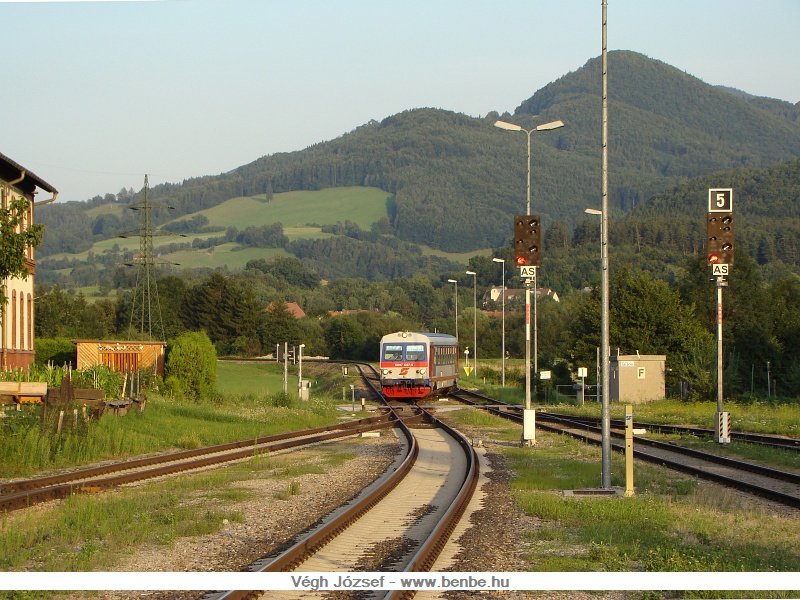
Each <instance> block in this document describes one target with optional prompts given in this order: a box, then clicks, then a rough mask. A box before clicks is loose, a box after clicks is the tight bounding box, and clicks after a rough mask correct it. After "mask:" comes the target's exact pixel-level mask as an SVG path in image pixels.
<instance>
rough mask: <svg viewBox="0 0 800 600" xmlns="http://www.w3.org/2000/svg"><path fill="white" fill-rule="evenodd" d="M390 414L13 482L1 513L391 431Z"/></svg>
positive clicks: (1, 491) (2, 491) (0, 499)
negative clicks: (349, 438) (374, 432)
mask: <svg viewBox="0 0 800 600" xmlns="http://www.w3.org/2000/svg"><path fill="white" fill-rule="evenodd" d="M391 419H392V416H391V415H390V414H388V413H387V414H382V415H377V416H373V417H369V418H366V419H359V420H357V421H352V422H349V423H343V424H336V425H330V426H326V427H317V428H313V429H305V430H301V431H294V432H288V433H281V434H275V435H270V436H265V437H257V438H253V439H247V440H242V441H238V442H230V443H226V444H217V445H214V446H207V447H204V448H197V449H193V450H183V451H178V452H167V453H162V454H157V455H153V456H149V457H145V458H137V459H131V460H127V461H119V462H113V463H108V464H104V465H99V466H91V467H87V468H83V469H75V470H73V471H69V472H66V473H61V474H58V475H50V476H46V477H37V478H33V479H24V480H18V481H10V482H6V483H3V484H0V512H7V511H11V510H17V509H21V508H25V507H28V506H32V505H34V504H37V503H40V502H46V501H48V500H56V499H63V498H66V497H67V496H70V495H72V494H79V493H93V492H98V491H101V490H105V489H109V488H112V487H115V486H119V485H123V484H126V483H132V482H135V481H142V480H145V479H152V478H155V477H161V476H163V475H170V474H175V473H180V472H186V471H191V470H194V469H199V468H203V467H208V466H211V465H220V464H223V463H226V462H233V461H237V460H242V459H246V458H250V457H252V456H254V455H256V454H263V453H267V452H276V451H279V450H285V449H289V448H297V447H300V446H308V445H312V444H317V443H320V442H325V441H327V440H333V439H338V438H342V437H346V436H351V435H356V434H359V433H362V432H365V431H372V430H374V429H380V428H386V427H392V426H393V424H392V423H391Z"/></svg>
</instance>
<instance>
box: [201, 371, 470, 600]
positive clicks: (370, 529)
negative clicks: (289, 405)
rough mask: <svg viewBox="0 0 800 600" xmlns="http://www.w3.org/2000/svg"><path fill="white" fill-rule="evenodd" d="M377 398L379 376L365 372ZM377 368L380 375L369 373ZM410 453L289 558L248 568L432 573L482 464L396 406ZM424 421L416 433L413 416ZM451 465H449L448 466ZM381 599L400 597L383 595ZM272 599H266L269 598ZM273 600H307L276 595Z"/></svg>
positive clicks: (446, 432) (213, 598) (452, 436)
mask: <svg viewBox="0 0 800 600" xmlns="http://www.w3.org/2000/svg"><path fill="white" fill-rule="evenodd" d="M359 369H360V370H362V376H363V377H364V381H365V382H366V384H367V385H368V386H369V387H370V388H371V390H372V393H373V394H375V395H377V396H380V393H379V392H378V390H377V387H376V386H375V385H374V383H372V380H373V379H375V377H374V375H375V374H374V369H373V368H372V367H369V366H359ZM363 369H369V370H370V371H372V373H365V372H364V371H363ZM389 410H390V412H391V414H392V415H394V421H393V423H394V424H395V425H396V426H397V431H398V432H399V437H401V439H403V440H404V447H405V452H404V453H402V454H401V457H400V458H398V461H397V462H396V464H395V465H394V469H393V470H392V471H393V472H392V473H391V474H390V475H389V476H387V477H385V478H384V479H382V480H379V481H378V482H375V483H374V484H373V485H372V486H369V487H368V488H366V489H365V490H364V491H363V492H362V493H361V494H360V495H359V496H358V497H356V498H355V499H353V501H351V502H350V503H348V504H347V505H345V506H344V507H341V508H340V509H339V510H337V511H335V512H334V513H332V514H331V515H329V516H328V517H327V518H325V519H323V521H322V522H321V523H320V524H319V525H318V526H317V527H315V528H314V529H313V530H311V531H309V532H307V533H305V534H303V535H302V536H301V537H300V538H299V539H297V540H296V541H295V543H293V544H292V545H291V546H290V547H289V548H288V549H286V550H285V551H283V552H281V553H279V554H276V555H273V556H268V557H264V558H262V559H260V560H258V561H256V562H255V563H253V564H251V565H249V567H248V568H247V569H246V570H248V571H253V572H267V571H270V572H275V571H289V570H293V569H296V568H301V569H302V570H303V571H304V572H315V571H323V572H328V571H337V570H343V571H379V570H383V571H409V572H416V571H425V570H428V569H430V567H431V566H432V565H433V563H434V561H435V560H436V557H437V556H438V555H439V553H440V552H441V550H442V548H443V547H444V545H445V544H446V542H447V540H448V538H449V536H450V534H451V532H452V530H453V528H454V527H455V526H456V524H457V522H458V520H459V519H460V517H461V515H462V513H463V511H464V509H465V507H466V505H467V503H468V502H469V499H470V498H471V496H472V493H473V491H474V489H475V487H476V485H477V481H478V459H477V455H476V454H475V451H474V450H473V448H472V447H471V445H470V443H469V441H468V440H467V439H466V438H464V436H462V435H461V434H460V433H458V432H457V431H455V430H454V429H452V428H451V427H449V426H448V425H446V424H445V423H442V422H441V421H439V420H438V419H436V418H435V417H434V416H433V415H432V414H431V413H430V412H428V411H426V410H424V409H422V408H419V407H414V408H409V407H404V408H402V409H400V408H398V407H392V406H390V407H389ZM406 415H408V416H410V417H412V418H413V419H418V418H420V417H421V418H422V419H424V426H423V427H416V428H412V427H409V425H408V421H409V419H408V418H407V416H406ZM445 458H446V460H443V459H445ZM379 595H380V597H383V598H393V597H399V596H398V593H397V592H388V593H386V592H380V593H379ZM260 597H262V593H261V592H257V591H247V590H231V591H224V592H210V593H208V594H206V595H205V596H203V598H204V600H223V599H224V600H240V599H244V598H260ZM264 597H266V596H264ZM269 597H270V598H275V597H281V598H284V597H286V598H291V597H300V594H299V593H298V594H293V593H290V592H285V593H278V592H274V591H273V592H269Z"/></svg>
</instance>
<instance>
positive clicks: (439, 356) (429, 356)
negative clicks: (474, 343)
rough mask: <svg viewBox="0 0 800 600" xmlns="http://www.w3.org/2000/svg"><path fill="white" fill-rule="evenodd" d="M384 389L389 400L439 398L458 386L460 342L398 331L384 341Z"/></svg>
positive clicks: (444, 335)
mask: <svg viewBox="0 0 800 600" xmlns="http://www.w3.org/2000/svg"><path fill="white" fill-rule="evenodd" d="M380 350H381V356H380V364H381V369H380V370H381V388H382V391H383V394H384V395H385V396H386V397H387V398H404V399H419V398H425V397H427V396H439V395H442V394H444V393H446V392H447V391H448V390H450V389H452V388H454V387H455V386H456V384H457V383H458V339H456V338H455V337H453V336H452V335H447V334H443V333H413V332H409V331H398V332H396V333H390V334H387V335H385V336H383V338H381V348H380Z"/></svg>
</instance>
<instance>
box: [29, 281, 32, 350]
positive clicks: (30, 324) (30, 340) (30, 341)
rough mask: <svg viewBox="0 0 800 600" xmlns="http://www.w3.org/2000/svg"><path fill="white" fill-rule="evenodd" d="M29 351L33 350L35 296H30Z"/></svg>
mask: <svg viewBox="0 0 800 600" xmlns="http://www.w3.org/2000/svg"><path fill="white" fill-rule="evenodd" d="M28 350H33V296H31V295H30V294H28Z"/></svg>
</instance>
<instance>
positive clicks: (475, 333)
mask: <svg viewBox="0 0 800 600" xmlns="http://www.w3.org/2000/svg"><path fill="white" fill-rule="evenodd" d="M466 273H467V275H472V309H473V311H474V312H473V316H472V347H473V349H474V355H473V360H474V361H475V377H477V376H478V274H477V273H476V272H475V271H467V272H466Z"/></svg>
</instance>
